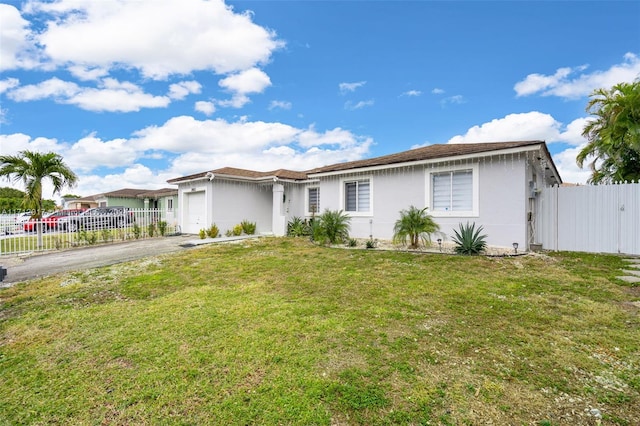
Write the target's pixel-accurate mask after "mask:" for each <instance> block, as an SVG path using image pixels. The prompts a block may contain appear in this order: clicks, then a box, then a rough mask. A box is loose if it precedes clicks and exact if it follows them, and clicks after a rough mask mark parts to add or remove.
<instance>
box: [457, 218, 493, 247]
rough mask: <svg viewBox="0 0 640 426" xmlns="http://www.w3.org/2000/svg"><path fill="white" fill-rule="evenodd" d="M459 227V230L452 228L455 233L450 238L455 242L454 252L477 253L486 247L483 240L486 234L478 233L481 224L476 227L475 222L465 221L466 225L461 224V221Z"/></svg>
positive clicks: (480, 229) (480, 230)
mask: <svg viewBox="0 0 640 426" xmlns="http://www.w3.org/2000/svg"><path fill="white" fill-rule="evenodd" d="M459 228H460V232H458V231H456V230H455V229H454V230H453V232H454V233H455V235H454V236H453V237H452V238H451V239H452V240H453V242H454V243H455V244H456V247H455V251H456V253H459V254H479V253H481V252H482V251H483V250H484V249H485V248H486V247H487V242H486V241H485V240H486V238H487V236H486V234H480V233H481V232H482V229H483V228H482V226H479V227H478V229H476V224H475V222H474V223H473V224H471V225H469V222H467V224H466V225H462V223H461V224H460V225H459Z"/></svg>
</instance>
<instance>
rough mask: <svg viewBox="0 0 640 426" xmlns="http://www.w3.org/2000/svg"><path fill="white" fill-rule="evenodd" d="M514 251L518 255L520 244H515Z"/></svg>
mask: <svg viewBox="0 0 640 426" xmlns="http://www.w3.org/2000/svg"><path fill="white" fill-rule="evenodd" d="M513 251H514V253H516V254H517V253H518V243H513Z"/></svg>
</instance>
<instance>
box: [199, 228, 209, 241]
mask: <svg viewBox="0 0 640 426" xmlns="http://www.w3.org/2000/svg"><path fill="white" fill-rule="evenodd" d="M198 235H199V236H200V239H201V240H204V239H205V238H207V231H205V229H204V228H202V229H201V230H200V232H198Z"/></svg>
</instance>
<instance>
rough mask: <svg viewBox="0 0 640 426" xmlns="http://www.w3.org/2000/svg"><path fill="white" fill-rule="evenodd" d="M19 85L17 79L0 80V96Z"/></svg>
mask: <svg viewBox="0 0 640 426" xmlns="http://www.w3.org/2000/svg"><path fill="white" fill-rule="evenodd" d="M19 85H20V80H18V79H17V78H7V79H6V80H0V94H2V93H4V92H6V91H7V90H10V89H13V88H14V87H18V86H19Z"/></svg>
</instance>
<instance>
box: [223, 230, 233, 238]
mask: <svg viewBox="0 0 640 426" xmlns="http://www.w3.org/2000/svg"><path fill="white" fill-rule="evenodd" d="M224 236H225V237H231V236H233V231H232V230H231V229H227V230H226V232H225V233H224Z"/></svg>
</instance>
